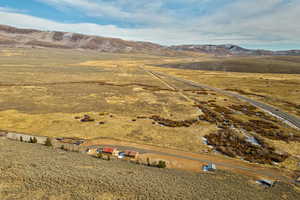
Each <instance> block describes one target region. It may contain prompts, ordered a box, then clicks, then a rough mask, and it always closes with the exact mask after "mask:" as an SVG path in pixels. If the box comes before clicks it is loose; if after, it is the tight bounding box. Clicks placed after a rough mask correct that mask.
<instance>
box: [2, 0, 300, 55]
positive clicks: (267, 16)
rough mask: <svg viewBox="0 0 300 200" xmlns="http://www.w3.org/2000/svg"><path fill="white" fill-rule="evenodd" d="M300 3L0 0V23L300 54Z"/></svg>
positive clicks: (262, 0) (297, 0) (278, 0)
mask: <svg viewBox="0 0 300 200" xmlns="http://www.w3.org/2000/svg"><path fill="white" fill-rule="evenodd" d="M299 19H300V0H0V24H7V25H12V26H17V27H24V28H36V29H42V30H59V31H66V32H79V33H84V34H93V35H100V36H106V37H118V38H123V39H127V40H139V41H151V42H156V43H160V44H164V45H173V44H174V45H175V44H228V43H231V44H237V45H242V46H244V47H248V48H264V49H274V50H280V49H300V37H299V36H300V23H299Z"/></svg>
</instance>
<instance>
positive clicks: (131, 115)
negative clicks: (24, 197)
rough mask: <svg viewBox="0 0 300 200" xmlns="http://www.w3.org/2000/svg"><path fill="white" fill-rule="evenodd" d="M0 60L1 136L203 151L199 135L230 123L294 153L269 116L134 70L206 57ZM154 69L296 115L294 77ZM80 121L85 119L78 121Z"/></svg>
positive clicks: (59, 53)
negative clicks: (105, 139) (14, 134)
mask: <svg viewBox="0 0 300 200" xmlns="http://www.w3.org/2000/svg"><path fill="white" fill-rule="evenodd" d="M0 58H1V59H0V96H1V98H0V103H1V106H0V121H1V124H0V129H3V130H10V131H17V132H25V133H34V134H36V135H47V136H53V137H79V138H85V139H92V138H98V137H109V138H113V139H119V140H124V141H132V142H138V143H146V144H152V145H157V146H162V147H169V148H175V149H180V150H187V151H192V152H203V151H207V150H208V149H209V148H208V147H207V145H205V144H203V141H202V137H203V136H205V135H209V134H213V133H216V132H217V130H218V129H222V128H224V127H225V128H226V126H229V125H232V126H234V127H235V128H241V129H245V130H246V131H248V132H251V134H254V135H255V136H257V137H258V136H261V137H263V138H264V140H265V142H266V143H268V144H270V145H274V148H275V149H280V150H282V151H286V152H288V153H289V154H290V155H292V156H296V155H299V152H300V149H299V148H300V147H299V142H298V141H299V137H298V136H299V131H296V130H294V129H291V128H289V127H287V126H286V125H285V124H283V123H281V122H279V121H278V120H276V119H274V118H273V117H271V116H269V115H267V114H265V113H263V112H261V111H259V110H255V109H248V110H247V112H245V111H244V110H243V109H240V107H241V106H242V107H246V106H249V105H247V104H245V103H242V102H240V101H239V100H237V99H234V98H231V97H227V96H224V95H221V94H216V93H215V92H212V91H208V90H200V89H199V88H194V87H191V86H188V85H186V84H184V83H181V82H178V81H175V80H171V79H167V78H166V77H164V78H166V81H167V82H168V84H170V85H172V87H168V85H166V84H164V83H163V82H161V81H160V80H158V79H155V78H153V77H152V76H150V75H149V74H148V73H146V72H145V71H144V70H142V69H141V68H139V67H140V66H145V65H146V66H147V67H149V66H153V65H156V64H160V63H174V62H185V63H188V62H191V61H193V62H194V61H195V62H196V61H199V60H210V59H211V58H209V57H205V56H203V57H198V58H197V57H159V56H151V55H149V56H148V55H139V54H109V53H101V54H99V53H96V52H92V51H90V52H89V51H74V50H73V51H70V50H61V49H60V50H59V49H3V50H0ZM24 61H25V62H24ZM153 69H155V70H157V71H162V72H166V73H170V74H175V75H177V76H179V77H184V78H186V79H190V80H194V81H196V82H197V81H199V82H202V83H205V84H208V85H211V86H215V87H220V88H224V89H230V90H235V91H237V92H240V91H244V92H245V95H252V94H255V95H252V96H253V97H254V98H259V99H261V100H263V101H267V99H268V98H266V97H265V96H268V97H270V98H269V99H274V98H276V99H281V100H282V101H287V102H290V104H289V106H287V105H286V104H284V105H285V106H282V105H281V103H280V102H282V101H272V102H273V103H274V104H276V105H278V106H279V107H282V108H284V109H285V108H286V110H288V111H290V112H291V113H293V114H297V110H296V109H293V107H292V106H291V105H294V104H295V105H298V103H299V100H300V99H299V97H300V95H299V91H298V89H297V86H298V85H299V83H300V80H299V76H298V75H283V74H250V73H247V74H246V73H229V72H207V71H196V70H193V71H192V70H178V69H169V68H168V69H166V68H157V67H155V68H154V67H153ZM265 81H268V84H265ZM271 84H274V85H271ZM258 90H259V91H258ZM250 93H251V94H250ZM85 115H88V116H89V117H90V118H89V119H92V120H84V122H82V121H81V119H85V117H84V116H85ZM224 123H225V124H224ZM290 133H292V136H293V137H291V134H290ZM291 160H292V161H291ZM285 162H289V163H291V164H289V166H288V168H290V169H295V166H296V164H297V163H296V160H294V159H293V158H290V157H289V158H288V159H286V161H285ZM285 162H284V163H285ZM265 163H269V162H265Z"/></svg>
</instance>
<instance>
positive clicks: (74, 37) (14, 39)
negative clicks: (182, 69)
mask: <svg viewBox="0 0 300 200" xmlns="http://www.w3.org/2000/svg"><path fill="white" fill-rule="evenodd" d="M0 46H6V47H32V48H43V47H46V48H61V49H89V50H96V51H99V52H116V53H149V54H157V55H183V54H189V53H205V54H213V55H217V56H264V55H300V50H288V51H268V50H252V49H245V48H242V47H240V46H237V45H232V44H226V45H177V46H163V45H159V44H155V43H151V42H139V41H126V40H122V39H118V38H107V37H100V36H92V35H84V34H78V33H70V32H58V31H40V30H34V29H22V28H15V27H12V26H7V25H0Z"/></svg>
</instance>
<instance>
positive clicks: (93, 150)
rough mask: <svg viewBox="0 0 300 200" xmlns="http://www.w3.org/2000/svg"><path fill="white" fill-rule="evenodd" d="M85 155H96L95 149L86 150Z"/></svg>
mask: <svg viewBox="0 0 300 200" xmlns="http://www.w3.org/2000/svg"><path fill="white" fill-rule="evenodd" d="M86 153H87V154H89V155H94V154H97V148H88V149H87V150H86Z"/></svg>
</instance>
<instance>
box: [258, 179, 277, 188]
mask: <svg viewBox="0 0 300 200" xmlns="http://www.w3.org/2000/svg"><path fill="white" fill-rule="evenodd" d="M256 183H259V184H261V185H263V186H267V187H272V186H273V185H274V183H275V182H274V181H271V180H267V179H261V180H257V181H256Z"/></svg>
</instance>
